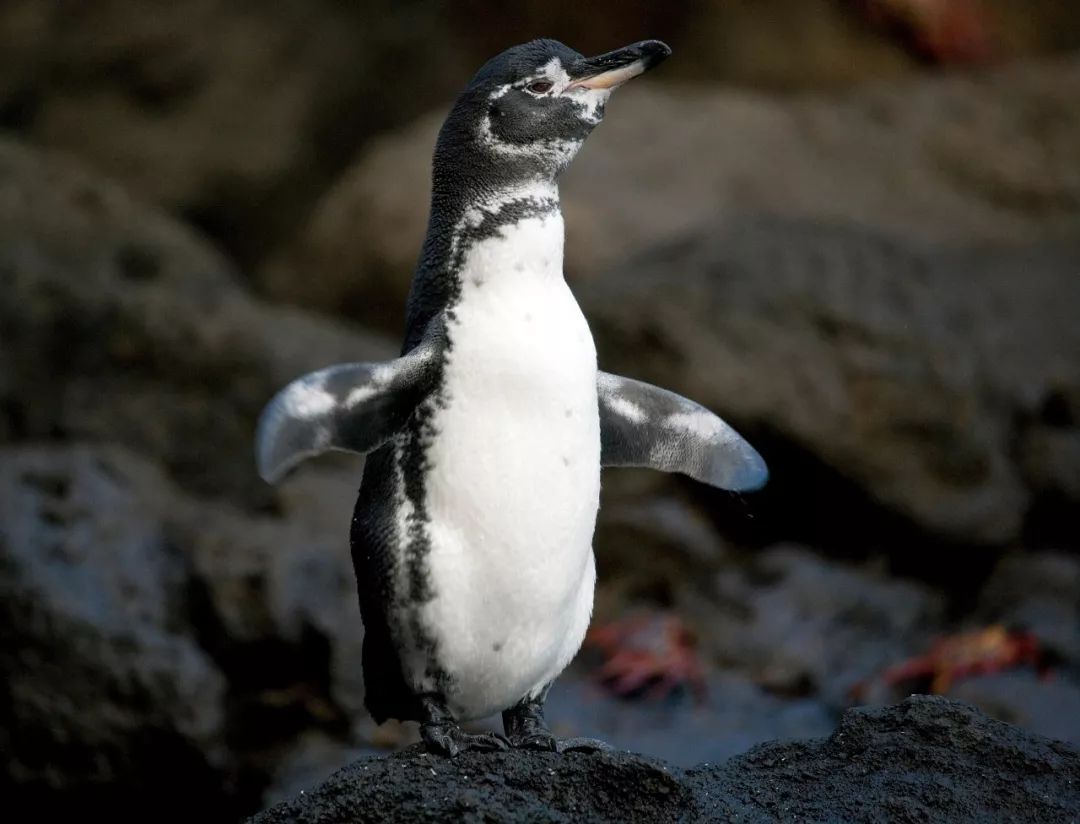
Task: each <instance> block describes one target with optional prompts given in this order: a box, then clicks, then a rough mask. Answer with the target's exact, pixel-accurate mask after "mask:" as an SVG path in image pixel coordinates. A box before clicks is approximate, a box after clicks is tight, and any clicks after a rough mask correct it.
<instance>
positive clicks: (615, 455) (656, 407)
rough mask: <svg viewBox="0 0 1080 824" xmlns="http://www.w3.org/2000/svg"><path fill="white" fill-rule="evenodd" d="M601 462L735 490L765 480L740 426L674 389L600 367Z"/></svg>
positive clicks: (761, 465) (753, 486)
mask: <svg viewBox="0 0 1080 824" xmlns="http://www.w3.org/2000/svg"><path fill="white" fill-rule="evenodd" d="M597 390H598V392H599V397H600V443H601V455H600V462H601V464H602V465H604V466H647V467H651V468H652V469H659V470H661V471H662V472H681V473H683V474H684V475H689V476H690V477H691V478H694V479H695V480H698V481H701V482H703V483H707V484H710V485H711V486H716V487H719V488H721V489H730V490H732V491H736V492H738V491H748V490H753V489H759V488H760V487H762V486H764V484H765V481H766V480H767V479H768V477H769V471H768V469H766V467H765V461H764V460H762V458H761V456H760V455H759V454H758V453H757V451H756V450H755V449H754V447H752V446H750V444H748V443H747V442H746V441H745V440H744V439H743V438H742V436H741V435H739V433H738V432H736V431H735V430H734V429H732V428H731V427H730V426H728V424H726V423H724V421H722V420H721V419H720V418H718V417H717V416H716V415H714V414H713V413H712V412H710V411H709V410H708V409H706V408H705V407H703V406H700V405H698V404H696V403H694V402H693V401H691V400H687V399H686V398H684V397H682V396H681V395H676V394H675V393H674V392H668V391H667V390H666V389H660V388H658V387H656V386H652V385H651V384H647V383H642V382H641V381H635V380H631V379H630V378H623V377H619V376H618V375H610V374H608V373H607V372H600V373H599V374H598V377H597Z"/></svg>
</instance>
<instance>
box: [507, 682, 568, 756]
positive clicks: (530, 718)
mask: <svg viewBox="0 0 1080 824" xmlns="http://www.w3.org/2000/svg"><path fill="white" fill-rule="evenodd" d="M546 694H547V690H544V692H543V693H542V695H541V697H539V698H534V699H532V700H529V699H524V700H522V701H519V702H518V703H517V704H515V705H514V706H512V707H511V708H510V709H508V710H506V711H505V712H504V713H503V729H504V730H505V731H506V737H507V739H508V740H509V741H510V746H512V747H514V748H515V749H519V750H547V751H549V752H555V751H557V750H558V748H559V747H558V741H557V739H556V738H555V736H554V735H552V733H551V730H549V729H548V725H547V723H546V722H545V721H544V700H543V696H544V695H546Z"/></svg>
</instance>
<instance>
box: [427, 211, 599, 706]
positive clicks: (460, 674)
mask: <svg viewBox="0 0 1080 824" xmlns="http://www.w3.org/2000/svg"><path fill="white" fill-rule="evenodd" d="M562 236H563V227H562V218H561V216H559V215H558V214H555V215H551V216H547V217H543V218H533V219H529V220H524V221H521V222H519V223H518V224H516V225H515V226H514V228H513V229H511V230H504V232H503V233H502V234H500V235H499V236H496V237H492V238H489V239H487V240H484V241H482V242H480V243H479V244H476V245H475V246H474V247H473V248H472V249H471V250H470V252H469V253H468V254H467V256H466V258H465V262H464V263H465V265H464V270H463V282H462V294H461V298H460V300H459V302H458V303H457V305H456V307H455V309H454V320H453V321H451V322H450V325H449V329H448V332H449V336H450V340H451V349H450V353H449V357H448V362H447V365H446V368H445V372H444V384H443V387H444V393H445V406H444V407H443V408H442V409H440V410H439V412H438V414H437V415H436V417H435V420H434V425H435V427H436V429H437V431H438V435H437V437H436V438H435V440H434V442H433V443H432V445H431V447H430V449H429V451H428V454H427V457H428V462H429V471H428V473H427V484H426V489H427V501H426V503H427V514H428V518H429V524H428V530H429V537H430V545H431V551H430V557H429V559H428V563H429V565H430V569H431V574H432V576H433V581H434V582H435V590H436V596H435V599H434V601H433V602H432V604H431V605H430V606H429V609H428V621H429V624H430V625H431V626H432V627H433V630H434V631H435V633H436V635H437V637H438V641H439V647H440V658H442V659H443V660H444V663H445V664H446V665H448V666H449V667H450V668H451V669H454V668H455V667H456V668H457V669H458V671H457V672H456V673H455V675H456V677H457V678H458V680H459V682H461V683H462V693H463V694H467V695H469V696H476V698H472V697H471V698H470V699H469V700H480V699H483V698H485V696H486V699H485V700H489V701H491V702H494V703H493V705H494V704H497V703H498V701H499V700H506V697H505V696H501V695H499V696H498V697H497V696H496V695H495V694H494V693H499V692H500V690H501V691H505V692H506V693H507V696H510V694H511V693H516V695H513V696H510V699H511V700H516V698H520V697H521V696H522V695H523V694H524V693H525V691H527V690H528V689H529V688H531V687H532V686H534V685H539V684H538V682H540V681H541V679H549V678H553V677H554V676H555V675H556V674H557V673H558V671H559V670H561V669H562V667H563V666H565V664H566V663H567V662H568V660H569V658H570V657H571V656H572V655H573V653H574V652H576V650H577V647H578V646H579V644H580V642H581V635H582V634H583V633H584V630H585V626H586V625H587V622H588V614H589V611H590V610H591V604H592V587H593V576H594V571H593V559H592V534H593V529H594V527H595V522H596V511H597V507H598V504H599V489H600V428H599V414H598V410H597V395H596V351H595V348H594V345H593V340H592V335H591V334H590V332H589V328H588V324H587V323H586V321H585V318H584V317H583V316H582V314H581V310H580V309H579V307H578V305H577V302H576V301H575V300H574V298H573V295H572V294H571V293H570V290H569V288H568V287H567V286H566V283H565V281H564V280H563V277H562ZM586 590H587V592H586ZM473 709H474V710H475V709H476V708H473ZM461 711H462V712H469V713H470V714H471V713H472V711H473V710H470V709H469V708H467V707H462V708H461Z"/></svg>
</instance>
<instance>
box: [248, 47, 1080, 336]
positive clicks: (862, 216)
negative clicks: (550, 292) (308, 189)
mask: <svg viewBox="0 0 1080 824" xmlns="http://www.w3.org/2000/svg"><path fill="white" fill-rule="evenodd" d="M1078 95H1080V58H1078V57H1076V56H1071V57H1065V58H1060V59H1056V60H1047V61H1043V62H1035V63H1031V64H1027V65H1023V64H1020V65H1014V66H1011V67H1009V68H1006V69H999V70H996V71H994V72H990V73H986V74H973V75H971V76H963V75H957V76H951V77H939V78H936V79H934V80H932V81H928V80H922V81H920V82H918V83H911V82H908V83H903V84H898V85H892V86H889V85H887V86H881V87H876V88H873V87H872V88H866V89H862V90H859V91H857V92H854V93H851V94H849V95H847V96H845V97H843V98H841V99H836V98H831V97H830V98H824V97H815V96H806V97H794V98H786V99H785V98H776V97H769V96H764V95H757V94H753V93H740V92H735V91H713V90H695V89H692V88H686V89H683V90H679V91H675V90H661V89H659V88H657V87H655V86H650V84H649V81H648V80H645V81H641V85H636V84H631V85H630V86H628V87H627V88H626V89H622V90H620V91H619V93H618V94H617V95H615V96H614V97H613V99H612V101H611V103H610V105H609V107H608V114H607V117H606V119H605V121H604V123H603V125H602V126H601V127H600V128H599V129H598V130H597V132H596V133H595V134H594V135H593V136H592V137H591V138H590V140H589V142H588V144H587V145H586V146H585V148H584V149H583V150H582V152H581V155H580V157H578V159H577V160H576V161H575V162H574V165H573V166H572V167H571V168H570V170H569V171H568V172H567V174H566V176H565V178H564V180H563V184H562V192H563V208H564V212H565V216H566V224H567V244H566V266H567V271H568V273H569V274H570V275H571V276H572V277H574V278H578V279H587V278H589V277H591V276H593V275H595V274H597V273H599V272H600V271H603V270H604V269H605V268H607V267H609V266H612V265H614V264H617V263H618V262H619V261H621V260H623V259H625V258H626V257H629V256H632V255H634V254H636V253H639V252H641V251H643V250H646V249H650V248H652V247H654V246H656V245H657V244H660V243H664V242H666V241H670V240H672V239H674V238H677V237H680V236H681V235H683V234H684V233H686V232H687V231H690V230H693V229H695V228H697V227H700V226H701V225H702V224H703V223H711V222H713V221H714V220H715V219H716V218H718V217H720V218H722V217H726V216H729V215H738V214H742V213H745V212H751V213H753V212H762V213H768V214H776V215H781V216H787V217H795V218H813V219H817V220H833V221H852V222H855V223H858V224H865V225H868V226H871V227H874V228H879V229H882V230H885V231H891V232H894V233H898V234H900V235H902V236H904V237H911V238H914V239H920V240H930V241H937V240H958V239H973V240H988V239H992V240H1005V239H1011V240H1018V241H1022V240H1029V239H1035V238H1041V237H1047V236H1051V235H1059V236H1060V235H1063V234H1066V233H1069V232H1071V233H1073V235H1075V234H1076V233H1077V232H1078V231H1080V171H1078V170H1080V149H1078V148H1077V147H1080V114H1078V112H1077V107H1076V106H1074V105H1073V104H1072V101H1074V100H1075V99H1076V98H1077V96H1078ZM444 117H445V111H444V110H440V111H438V112H433V113H432V114H430V115H429V116H427V117H426V118H424V119H422V120H420V121H417V122H416V123H415V124H414V125H412V126H409V127H407V128H405V129H402V130H400V131H398V132H396V133H392V134H388V135H386V136H384V137H380V138H379V139H378V140H376V141H373V142H372V143H371V144H370V145H369V146H368V147H366V148H365V149H364V151H363V152H362V154H361V156H360V157H359V158H358V159H357V161H356V163H355V164H354V165H353V166H352V168H351V169H350V170H349V171H348V172H346V173H345V175H344V176H343V177H341V179H340V180H339V182H338V183H337V184H336V185H335V186H334V187H333V188H332V189H331V190H330V191H329V192H328V193H327V194H326V195H325V196H324V197H323V199H322V201H321V203H320V205H319V206H318V207H317V208H316V210H315V213H314V215H313V217H312V219H311V221H310V223H309V225H308V227H307V229H306V230H304V232H303V233H302V235H301V237H300V238H299V239H298V241H297V242H296V243H294V244H293V246H292V248H290V249H288V250H286V251H285V252H283V253H282V254H281V255H280V256H278V257H277V258H276V259H275V260H272V261H270V262H269V264H268V265H267V266H266V267H265V268H264V271H263V273H262V274H261V275H260V280H261V281H262V282H263V283H264V284H265V285H266V287H267V288H268V289H269V290H270V291H271V292H272V293H273V294H275V295H277V296H279V297H283V298H287V299H289V300H293V301H297V302H301V303H305V304H307V305H312V306H317V307H319V308H323V309H329V310H334V311H338V312H346V313H348V314H349V315H350V316H352V317H356V318H362V319H363V320H365V321H367V322H370V323H373V324H376V325H378V326H380V327H382V328H390V329H395V330H396V329H397V328H398V325H399V323H400V312H401V306H402V305H403V304H404V299H405V295H406V293H407V290H408V284H409V279H410V277H411V274H412V268H413V265H414V264H415V261H416V255H417V253H418V250H419V248H420V242H421V240H422V238H423V234H424V230H425V227H426V225H427V211H428V199H429V186H430V160H431V152H432V148H433V146H434V143H435V135H436V133H437V131H438V128H439V126H440V124H441V122H442V120H443V118H444ZM676 124H677V127H676Z"/></svg>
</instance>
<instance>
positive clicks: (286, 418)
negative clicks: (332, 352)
mask: <svg viewBox="0 0 1080 824" xmlns="http://www.w3.org/2000/svg"><path fill="white" fill-rule="evenodd" d="M438 356H439V353H438V347H437V346H435V345H434V343H433V342H432V341H431V340H425V341H423V342H422V343H421V344H420V345H419V346H417V347H416V348H415V349H413V350H412V351H411V352H409V354H407V355H404V356H402V357H400V358H398V359H397V360H392V361H388V362H386V363H343V364H338V365H337V366H329V367H327V368H326V369H320V370H319V371H318V372H312V373H310V374H308V375H304V376H303V377H302V378H297V379H296V380H294V381H293V382H292V383H290V384H289V385H288V386H286V387H285V388H284V389H282V390H281V391H280V392H278V393H277V395H275V396H274V398H273V399H272V400H271V401H270V403H268V404H267V405H266V408H265V409H263V411H262V414H261V415H260V416H259V424H258V427H257V429H256V431H255V461H256V465H257V466H258V470H259V475H261V476H262V478H263V480H265V481H268V482H270V483H274V482H276V481H278V480H280V479H281V478H282V476H283V475H284V474H285V473H286V472H288V470H289V469H291V468H292V467H294V466H295V465H296V464H298V463H300V461H302V460H304V459H305V458H310V457H313V456H315V455H320V454H322V453H323V452H329V451H330V450H340V451H345V452H358V453H361V454H363V453H366V452H370V451H372V450H373V449H375V448H377V447H378V446H380V445H381V444H383V443H384V442H386V441H387V440H388V439H389V438H390V437H392V436H393V434H394V433H395V432H397V431H398V430H399V429H401V427H402V426H404V425H405V423H406V421H408V419H409V416H410V415H411V414H412V411H413V410H414V409H415V408H416V405H417V404H418V403H420V401H422V400H423V399H424V397H425V396H426V395H427V394H428V392H429V390H430V388H431V386H432V384H433V379H434V376H435V373H436V363H437V360H438Z"/></svg>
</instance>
